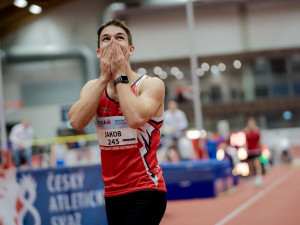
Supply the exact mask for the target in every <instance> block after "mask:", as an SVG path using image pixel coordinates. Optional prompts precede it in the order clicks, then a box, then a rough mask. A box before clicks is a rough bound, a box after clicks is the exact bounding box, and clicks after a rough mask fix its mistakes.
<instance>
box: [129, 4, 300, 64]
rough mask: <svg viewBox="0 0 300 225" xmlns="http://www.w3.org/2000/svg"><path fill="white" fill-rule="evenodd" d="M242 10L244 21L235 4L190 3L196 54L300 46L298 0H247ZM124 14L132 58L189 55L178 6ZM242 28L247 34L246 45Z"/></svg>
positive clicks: (149, 58)
mask: <svg viewBox="0 0 300 225" xmlns="http://www.w3.org/2000/svg"><path fill="white" fill-rule="evenodd" d="M247 9H248V10H247V14H246V19H245V23H243V22H242V21H241V18H240V13H239V10H238V7H237V6H226V7H215V8H212V7H210V8H207V7H203V8H200V7H195V26H196V36H197V38H196V46H197V47H196V52H197V54H198V55H199V56H206V55H218V54H227V53H235V52H236V53H239V52H243V51H245V50H249V51H252V50H265V49H280V48H292V47H299V46H300V2H284V1H282V2H280V3H278V2H275V3H274V2H268V3H251V4H249V5H248V6H247ZM127 17H128V22H129V26H130V27H131V29H132V33H133V38H134V44H135V45H136V53H135V55H134V56H133V60H134V61H148V60H149V61H152V60H158V59H170V58H182V57H187V56H188V54H189V51H188V36H187V28H186V15H185V9H184V7H183V6H182V9H176V10H173V11H171V10H169V9H165V10H160V11H157V12H155V10H153V11H150V12H149V11H148V10H147V11H145V10H139V11H136V12H135V13H134V14H131V15H129V14H128V15H127ZM244 30H245V31H246V32H245V34H246V35H247V37H246V38H245V39H246V45H245V46H244V41H245V40H244V39H243V34H244V33H243V32H244ZM247 40H248V41H247ZM247 42H248V43H247Z"/></svg>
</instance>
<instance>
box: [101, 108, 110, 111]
mask: <svg viewBox="0 0 300 225" xmlns="http://www.w3.org/2000/svg"><path fill="white" fill-rule="evenodd" d="M101 111H110V108H108V107H102V108H101Z"/></svg>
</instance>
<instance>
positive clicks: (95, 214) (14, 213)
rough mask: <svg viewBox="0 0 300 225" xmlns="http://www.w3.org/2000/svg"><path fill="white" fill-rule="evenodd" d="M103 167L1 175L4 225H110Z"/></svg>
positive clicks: (0, 209) (0, 203)
mask: <svg viewBox="0 0 300 225" xmlns="http://www.w3.org/2000/svg"><path fill="white" fill-rule="evenodd" d="M103 194H104V185H103V183H102V180H101V166H99V165H95V166H85V167H73V168H55V169H42V170H27V171H18V172H16V170H14V169H10V170H6V171H4V172H3V174H0V224H5V225H22V224H23V225H27V224H28V225H29V224H30V225H106V224H107V220H106V213H105V201H104V195H103Z"/></svg>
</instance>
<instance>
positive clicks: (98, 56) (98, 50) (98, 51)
mask: <svg viewBox="0 0 300 225" xmlns="http://www.w3.org/2000/svg"><path fill="white" fill-rule="evenodd" d="M97 58H98V59H99V58H100V49H99V48H98V49H97Z"/></svg>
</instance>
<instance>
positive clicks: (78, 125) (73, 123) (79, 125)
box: [69, 114, 85, 131]
mask: <svg viewBox="0 0 300 225" xmlns="http://www.w3.org/2000/svg"><path fill="white" fill-rule="evenodd" d="M69 123H70V125H71V127H72V128H73V129H75V130H78V131H82V130H83V129H84V128H85V126H84V125H83V124H82V123H81V122H79V120H78V119H76V118H74V116H72V115H70V114H69Z"/></svg>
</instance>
